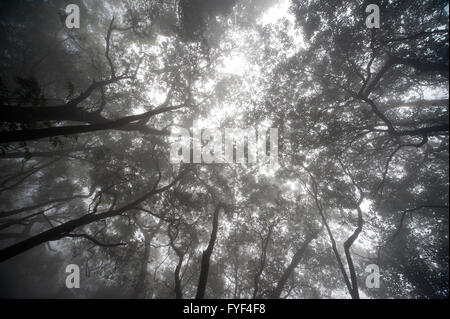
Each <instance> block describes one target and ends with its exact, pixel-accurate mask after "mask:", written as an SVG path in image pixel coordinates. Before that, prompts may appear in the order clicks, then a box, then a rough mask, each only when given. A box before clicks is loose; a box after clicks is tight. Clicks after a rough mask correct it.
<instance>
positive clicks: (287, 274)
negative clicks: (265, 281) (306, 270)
mask: <svg viewBox="0 0 450 319" xmlns="http://www.w3.org/2000/svg"><path fill="white" fill-rule="evenodd" d="M318 234H319V231H316V232H315V233H313V234H308V235H307V236H306V239H305V241H304V242H303V244H302V245H301V246H300V247H299V249H297V251H296V252H295V254H294V256H293V257H292V260H291V263H290V264H289V266H288V267H287V268H286V269H285V271H284V272H283V274H282V275H281V278H280V280H278V283H277V286H276V288H275V290H274V291H273V292H272V293H271V294H270V298H271V299H279V298H280V296H281V292H282V291H283V289H284V286H285V285H286V282H287V281H288V279H289V277H290V276H291V275H292V273H293V272H294V270H295V268H296V267H297V266H298V264H299V263H300V261H301V260H302V257H303V255H304V254H305V252H306V249H307V248H308V246H309V244H310V243H311V242H312V241H313V240H314V239H315V238H317V235H318Z"/></svg>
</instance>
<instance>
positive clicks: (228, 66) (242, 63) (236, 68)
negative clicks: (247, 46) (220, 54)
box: [219, 53, 249, 76]
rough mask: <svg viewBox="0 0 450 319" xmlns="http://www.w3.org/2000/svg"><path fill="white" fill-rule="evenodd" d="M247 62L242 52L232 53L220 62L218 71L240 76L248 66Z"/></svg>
mask: <svg viewBox="0 0 450 319" xmlns="http://www.w3.org/2000/svg"><path fill="white" fill-rule="evenodd" d="M248 65H249V62H248V60H247V59H246V58H245V56H244V55H243V54H242V53H233V54H231V55H230V56H229V57H226V58H225V59H224V60H223V62H222V67H221V68H220V69H219V71H220V72H222V73H226V74H234V75H239V76H242V75H244V73H245V72H246V70H247V68H248Z"/></svg>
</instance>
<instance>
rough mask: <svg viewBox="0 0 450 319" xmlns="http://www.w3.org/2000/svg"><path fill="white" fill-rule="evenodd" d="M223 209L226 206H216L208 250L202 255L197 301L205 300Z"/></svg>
mask: <svg viewBox="0 0 450 319" xmlns="http://www.w3.org/2000/svg"><path fill="white" fill-rule="evenodd" d="M222 208H223V209H225V205H223V204H219V205H217V206H216V209H215V211H214V216H213V224H212V226H213V227H212V232H211V237H210V239H209V244H208V247H207V248H206V250H205V251H204V252H203V255H202V262H201V268H200V277H199V280H198V287H197V294H196V296H195V299H203V298H204V297H205V291H206V283H207V281H208V273H209V261H210V259H211V255H212V252H213V249H214V244H215V242H216V238H217V229H218V226H219V212H220V210H221V209H222Z"/></svg>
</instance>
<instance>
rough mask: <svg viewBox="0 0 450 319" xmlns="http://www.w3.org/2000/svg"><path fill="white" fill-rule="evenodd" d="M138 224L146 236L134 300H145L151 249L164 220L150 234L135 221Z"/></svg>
mask: <svg viewBox="0 0 450 319" xmlns="http://www.w3.org/2000/svg"><path fill="white" fill-rule="evenodd" d="M135 221H136V224H137V225H138V227H139V229H140V230H141V232H142V234H143V235H144V254H143V256H142V260H141V269H140V270H139V275H138V278H137V281H136V285H135V287H134V291H133V298H145V288H146V280H147V265H148V261H149V258H150V248H151V243H152V241H153V238H154V237H155V235H156V233H157V232H158V230H159V228H160V227H161V225H162V221H163V220H162V219H160V220H159V222H158V224H157V225H156V228H155V229H154V230H153V231H152V232H151V233H149V232H148V231H146V230H145V229H144V228H143V227H142V225H141V224H140V223H139V222H138V221H137V220H136V219H135Z"/></svg>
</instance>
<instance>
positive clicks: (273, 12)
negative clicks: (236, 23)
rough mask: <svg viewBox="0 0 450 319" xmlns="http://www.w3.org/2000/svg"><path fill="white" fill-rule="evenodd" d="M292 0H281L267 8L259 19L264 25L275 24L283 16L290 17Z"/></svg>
mask: <svg viewBox="0 0 450 319" xmlns="http://www.w3.org/2000/svg"><path fill="white" fill-rule="evenodd" d="M289 6H290V0H281V1H279V2H278V3H277V4H276V5H274V6H273V7H271V8H270V9H269V10H267V11H266V12H265V13H264V14H263V15H262V16H261V17H260V19H259V20H258V22H259V23H261V24H262V25H263V26H266V25H268V24H274V23H276V22H278V21H279V20H280V19H282V18H288V17H289Z"/></svg>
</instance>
